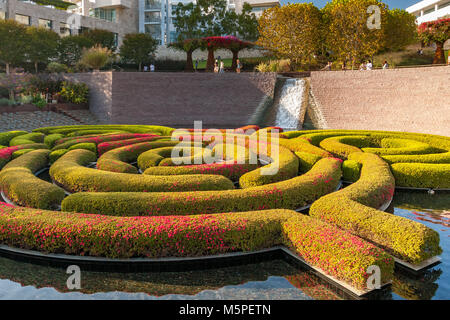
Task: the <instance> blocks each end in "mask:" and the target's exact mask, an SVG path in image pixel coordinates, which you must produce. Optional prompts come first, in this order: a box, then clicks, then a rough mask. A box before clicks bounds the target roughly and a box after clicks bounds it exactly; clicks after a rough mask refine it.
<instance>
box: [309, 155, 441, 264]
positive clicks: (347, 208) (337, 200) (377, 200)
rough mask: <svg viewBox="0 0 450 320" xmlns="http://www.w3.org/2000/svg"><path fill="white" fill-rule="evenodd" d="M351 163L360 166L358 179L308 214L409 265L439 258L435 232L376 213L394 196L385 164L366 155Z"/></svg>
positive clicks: (388, 215)
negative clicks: (372, 244) (377, 247)
mask: <svg viewBox="0 0 450 320" xmlns="http://www.w3.org/2000/svg"><path fill="white" fill-rule="evenodd" d="M350 160H355V161H358V162H361V163H362V170H361V177H360V179H359V180H358V181H357V182H356V183H354V184H352V185H351V186H349V187H347V188H344V189H342V190H340V191H338V192H335V193H332V194H329V195H327V196H324V197H322V198H320V199H319V200H317V201H316V202H314V203H313V205H312V206H311V208H310V210H309V214H310V215H311V216H312V217H316V218H319V219H321V220H324V221H327V222H329V223H331V224H334V225H336V226H338V227H340V228H342V229H344V230H347V231H349V232H351V233H353V234H355V235H357V236H359V237H361V238H363V239H366V240H368V241H370V242H372V243H374V244H376V245H378V246H379V247H381V248H383V249H385V250H387V251H388V252H389V253H391V254H392V255H394V256H396V257H398V258H400V259H403V260H406V261H408V262H411V263H420V262H422V261H424V260H426V259H428V258H431V257H433V256H435V255H439V254H441V252H442V250H441V248H440V247H439V234H438V233H437V232H436V231H434V230H432V229H430V228H427V227H426V226H424V225H423V224H420V223H417V222H414V221H411V220H408V219H406V218H403V217H399V216H395V215H392V214H390V213H385V212H383V211H379V210H377V209H378V208H380V206H382V205H383V203H385V202H387V201H389V200H390V199H392V195H393V193H394V186H395V180H394V177H393V176H392V174H391V172H390V170H389V166H388V164H387V163H386V162H384V161H383V160H382V159H380V158H379V157H378V156H376V155H373V154H369V153H352V154H351V155H350Z"/></svg>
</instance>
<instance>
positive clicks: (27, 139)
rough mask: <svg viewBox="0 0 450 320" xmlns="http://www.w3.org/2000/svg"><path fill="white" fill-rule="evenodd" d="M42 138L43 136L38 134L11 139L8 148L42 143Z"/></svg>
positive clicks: (28, 134)
mask: <svg viewBox="0 0 450 320" xmlns="http://www.w3.org/2000/svg"><path fill="white" fill-rule="evenodd" d="M44 137H45V135H44V134H43V133H39V132H33V133H27V134H24V135H20V136H17V137H14V138H13V139H11V141H10V142H9V146H10V147H14V146H18V145H21V144H31V143H42V142H44Z"/></svg>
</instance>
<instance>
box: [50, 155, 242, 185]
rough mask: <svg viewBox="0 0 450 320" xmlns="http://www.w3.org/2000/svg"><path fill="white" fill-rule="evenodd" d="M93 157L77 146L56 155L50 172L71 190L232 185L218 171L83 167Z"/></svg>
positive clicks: (54, 178)
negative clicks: (134, 171)
mask: <svg viewBox="0 0 450 320" xmlns="http://www.w3.org/2000/svg"><path fill="white" fill-rule="evenodd" d="M96 159H97V157H96V156H95V153H93V152H91V151H88V150H83V149H77V150H72V151H70V152H68V153H67V154H65V155H64V156H62V157H61V158H59V159H58V160H57V161H56V162H55V163H54V164H53V165H52V166H51V168H50V176H51V177H52V179H53V180H55V181H56V182H58V184H60V185H62V186H64V188H65V189H66V190H70V191H71V192H93V191H94V192H108V193H114V192H144V193H145V192H149V193H154V192H163V191H169V192H170V191H187V190H226V189H233V188H234V186H233V183H232V182H231V181H230V180H229V179H227V178H225V177H222V176H218V175H186V176H172V177H164V176H149V175H135V174H128V173H116V172H107V171H103V170H96V169H91V168H86V167H83V166H84V165H87V164H90V163H91V162H94V161H95V160H96Z"/></svg>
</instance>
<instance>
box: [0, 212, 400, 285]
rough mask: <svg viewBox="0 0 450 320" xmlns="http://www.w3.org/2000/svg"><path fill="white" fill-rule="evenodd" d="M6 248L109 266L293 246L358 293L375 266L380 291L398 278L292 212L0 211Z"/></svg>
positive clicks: (384, 262)
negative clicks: (106, 261)
mask: <svg viewBox="0 0 450 320" xmlns="http://www.w3.org/2000/svg"><path fill="white" fill-rule="evenodd" d="M13 217H14V219H12V218H13ZM56 221H57V222H58V223H56ZM49 226H51V227H49ZM42 230H45V231H44V232H42ZM61 234H64V237H61V236H60V235H61ZM0 241H2V242H3V243H6V244H8V245H10V246H15V247H26V248H31V249H38V250H42V251H46V252H55V253H60V252H62V253H65V254H76V255H89V256H104V257H105V256H106V257H109V258H132V257H146V258H160V257H173V256H175V257H189V256H191V257H192V256H202V255H212V254H221V253H226V252H233V251H249V250H258V249H263V248H268V247H273V246H275V245H279V244H287V245H289V246H290V247H291V248H292V249H293V250H295V251H296V253H297V254H299V255H300V256H301V257H302V258H303V259H304V260H306V261H307V262H308V263H310V264H312V265H314V266H316V267H319V268H321V269H322V270H324V271H325V272H326V273H328V274H330V275H332V276H334V277H336V278H337V279H339V280H342V281H345V282H347V283H349V284H350V285H353V286H354V287H356V288H359V289H365V288H366V284H367V277H368V274H367V273H366V270H367V268H368V267H369V266H371V265H378V266H379V267H380V269H381V281H382V283H385V282H388V281H389V280H390V279H391V278H392V275H393V268H394V261H393V259H392V258H391V257H390V256H389V255H387V254H386V253H385V252H383V251H381V250H379V249H378V248H376V247H374V246H373V245H371V244H370V243H367V242H365V241H364V240H361V239H359V238H357V237H354V236H352V235H350V234H348V233H346V232H344V231H342V230H339V229H337V228H335V227H333V226H330V225H327V224H325V223H324V222H321V221H318V220H315V219H312V218H310V217H307V216H302V215H297V213H296V212H293V211H289V210H265V211H253V212H241V213H233V214H232V213H226V214H215V215H197V216H189V217H180V216H177V217H139V218H124V217H105V216H102V215H92V214H90V215H86V214H78V213H67V212H52V211H41V210H40V211H39V214H38V211H37V210H35V209H29V208H18V207H13V206H9V205H7V204H2V203H0ZM68 244H69V245H68ZM336 257H339V259H336ZM319 259H320V260H319Z"/></svg>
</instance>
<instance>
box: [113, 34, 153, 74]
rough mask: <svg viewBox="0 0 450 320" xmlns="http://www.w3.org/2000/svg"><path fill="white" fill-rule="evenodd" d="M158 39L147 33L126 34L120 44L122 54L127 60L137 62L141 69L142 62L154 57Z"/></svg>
mask: <svg viewBox="0 0 450 320" xmlns="http://www.w3.org/2000/svg"><path fill="white" fill-rule="evenodd" d="M157 46H158V41H157V40H155V39H153V38H152V37H151V36H150V35H149V34H146V33H129V34H127V35H125V37H124V39H123V43H122V45H121V46H120V56H121V58H122V59H124V60H126V61H130V62H133V63H136V64H137V65H138V68H139V71H141V70H142V64H143V63H148V62H150V61H151V60H152V59H153V56H154V53H155V51H156V48H157Z"/></svg>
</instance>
